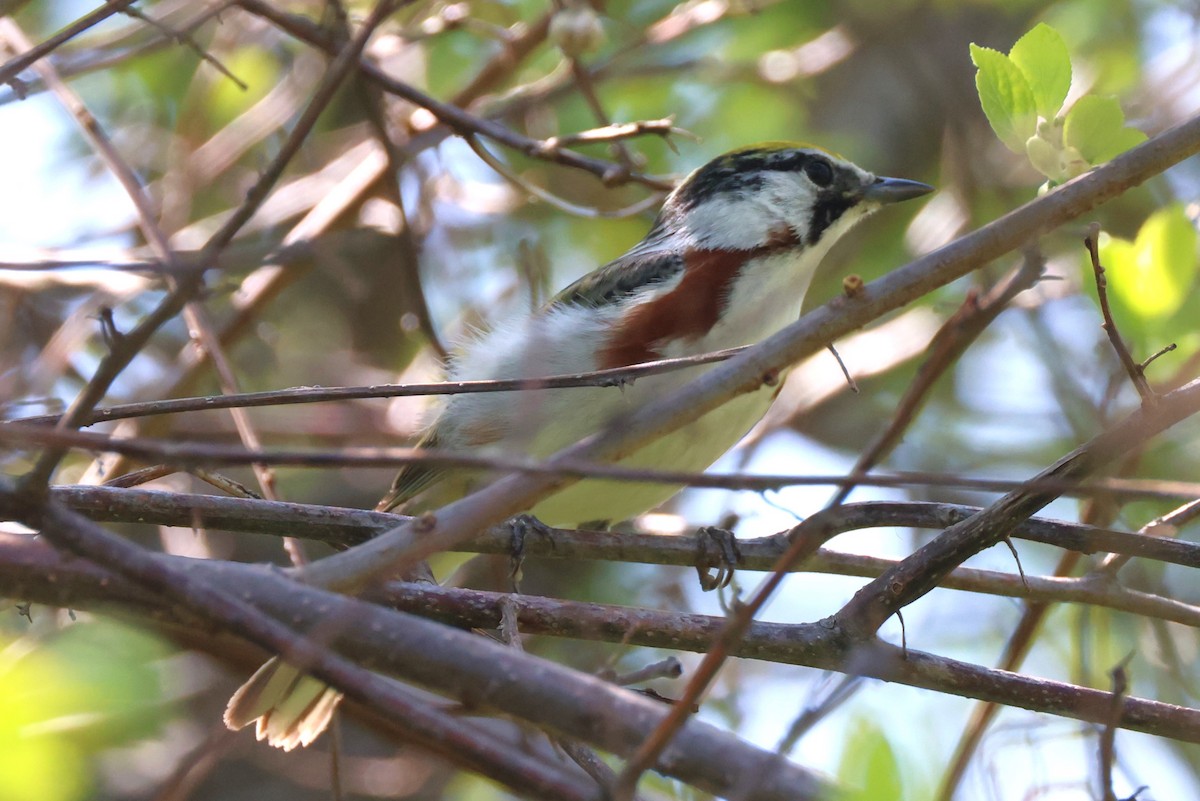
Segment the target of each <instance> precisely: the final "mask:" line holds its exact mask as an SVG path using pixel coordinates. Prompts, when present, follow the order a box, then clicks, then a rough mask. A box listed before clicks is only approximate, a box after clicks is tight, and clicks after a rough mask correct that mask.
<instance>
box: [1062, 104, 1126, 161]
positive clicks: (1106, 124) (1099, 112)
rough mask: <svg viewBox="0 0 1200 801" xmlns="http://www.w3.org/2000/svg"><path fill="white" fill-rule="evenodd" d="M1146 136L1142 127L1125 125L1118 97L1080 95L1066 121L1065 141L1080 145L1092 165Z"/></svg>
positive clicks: (1069, 143)
mask: <svg viewBox="0 0 1200 801" xmlns="http://www.w3.org/2000/svg"><path fill="white" fill-rule="evenodd" d="M1145 138H1146V135H1145V134H1143V133H1142V132H1141V131H1138V130H1136V129H1134V128H1126V127H1125V113H1124V112H1123V111H1121V104H1120V103H1118V102H1117V99H1116V98H1115V97H1099V96H1096V95H1088V96H1086V97H1081V98H1079V100H1078V101H1076V103H1075V105H1074V106H1072V107H1071V110H1070V111H1069V112H1067V117H1066V121H1065V122H1064V124H1063V141H1064V142H1066V144H1067V145H1068V146H1071V147H1075V148H1077V149H1078V150H1079V152H1080V153H1081V154H1082V155H1083V157H1084V158H1085V159H1087V160H1088V162H1089V163H1091V164H1093V165H1094V164H1101V163H1103V162H1105V161H1108V160H1109V159H1111V158H1112V157H1113V156H1115V155H1117V154H1118V153H1121V152H1123V151H1125V150H1128V149H1129V148H1131V147H1133V146H1134V145H1136V144H1138V143H1139V142H1142V141H1144V140H1145Z"/></svg>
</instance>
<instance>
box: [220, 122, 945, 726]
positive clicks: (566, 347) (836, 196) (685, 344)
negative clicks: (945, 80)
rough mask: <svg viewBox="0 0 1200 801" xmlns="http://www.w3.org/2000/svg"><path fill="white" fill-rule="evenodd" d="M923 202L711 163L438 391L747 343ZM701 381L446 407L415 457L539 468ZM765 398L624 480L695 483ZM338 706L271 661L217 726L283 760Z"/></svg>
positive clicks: (649, 453) (618, 500)
mask: <svg viewBox="0 0 1200 801" xmlns="http://www.w3.org/2000/svg"><path fill="white" fill-rule="evenodd" d="M931 191H932V187H930V186H928V185H927V184H923V183H919V182H917V181H909V180H905V179H902V178H880V177H877V176H875V175H873V174H872V173H869V172H867V171H865V170H863V169H860V168H859V167H857V166H855V165H854V164H851V163H850V162H848V161H846V160H844V159H842V158H840V157H838V156H836V155H834V154H833V153H830V152H828V151H826V150H822V149H820V148H816V147H810V146H803V145H797V144H792V143H782V142H772V143H765V144H761V145H755V146H752V147H746V148H742V149H740V150H735V151H733V152H730V153H726V154H725V155H723V156H718V157H717V158H716V159H713V160H712V161H710V162H709V163H708V164H705V165H704V166H703V167H701V168H700V169H698V170H696V171H694V172H693V173H692V174H691V175H689V176H688V177H687V178H686V179H685V180H684V181H683V183H682V184H680V185H679V187H678V188H677V189H675V191H673V192H672V193H671V194H670V195H669V196H668V197H667V199H666V201H665V202H664V203H663V207H662V210H661V211H660V212H659V214H658V218H657V219H656V220H655V221H654V225H653V227H652V228H651V229H650V232H649V233H648V234H647V235H646V237H645V239H643V240H642V241H641V242H639V243H638V244H637V245H635V246H634V247H633V248H631V249H630V250H629V252H627V253H626V254H625V255H624V256H621V257H620V258H618V259H616V260H615V261H613V262H610V263H609V264H607V265H605V266H603V267H601V268H600V269H598V270H596V271H594V272H592V273H590V274H588V275H586V276H584V277H583V278H581V279H579V280H578V281H576V282H575V283H573V284H571V285H570V286H568V287H567V288H566V289H564V290H563V291H562V292H560V293H559V294H558V295H557V296H556V297H555V298H554V299H553V300H551V301H550V302H549V303H547V304H546V305H545V306H543V307H542V308H541V309H539V310H537V311H536V312H534V313H533V314H532V315H530V316H528V317H526V318H525V319H523V320H519V321H516V322H510V323H505V324H501V325H499V326H497V327H496V328H494V329H493V330H492V331H490V332H488V333H486V334H482V335H480V336H478V337H477V338H475V339H474V340H473V341H471V342H469V343H468V344H467V345H466V346H465V347H464V348H463V349H462V351H461V355H459V356H458V357H456V358H455V359H454V360H453V363H452V364H451V367H450V376H451V379H452V380H455V381H464V380H471V379H502V378H529V379H536V378H540V377H545V376H551V375H560V374H573V373H581V372H588V371H592V370H599V369H603V368H609V367H622V366H626V365H631V364H636V363H640V362H645V361H651V360H655V359H665V358H671V357H679V356H689V355H693V354H700V353H707V352H710V351H715V350H721V349H724V348H730V347H735V346H738V345H747V344H751V343H754V342H757V341H759V340H761V339H763V338H765V337H766V336H768V335H770V334H772V333H774V332H775V331H777V330H779V329H780V328H782V327H783V326H785V325H787V324H788V323H790V322H792V321H793V320H795V319H796V318H797V317H798V316H799V313H800V306H801V303H802V301H803V299H804V294H805V292H806V291H807V289H808V285H809V282H810V280H811V279H812V276H813V273H814V272H815V271H816V269H817V266H818V264H819V263H820V262H821V259H822V258H824V256H825V254H826V253H827V252H828V251H829V249H830V247H832V246H833V244H834V242H836V241H837V240H838V239H839V238H840V237H841V236H842V235H843V234H844V233H846V232H847V231H848V230H850V228H851V227H852V226H854V224H855V223H857V222H858V221H859V220H861V219H863V218H864V217H866V216H867V215H868V214H870V213H871V212H873V211H875V210H876V209H878V208H880V207H881V206H884V205H887V204H889V203H896V202H899V201H902V200H909V199H911V198H916V197H920V196H922V195H924V194H926V193H928V192H931ZM707 369H710V366H708V365H702V366H695V367H689V368H687V369H683V370H677V371H675V372H670V373H664V374H660V375H655V376H648V377H643V378H639V379H637V380H636V381H635V382H634V383H632V384H630V385H627V386H625V387H623V388H621V389H615V388H605V387H579V388H566V389H545V390H530V391H519V392H504V393H481V394H466V395H454V396H450V399H449V400H448V401H447V402H446V403H445V404H444V405H443V406H442V408H441V411H440V412H439V413H438V415H437V417H436V418H435V420H434V422H433V424H432V425H431V426H430V428H429V429H428V431H427V433H426V435H425V437H424V439H423V440H422V443H421V444H422V446H423V447H428V448H441V449H446V450H454V451H476V452H483V453H489V454H496V455H509V456H513V455H520V456H526V457H544V456H548V455H550V454H552V453H554V452H556V451H558V450H560V449H562V448H564V447H566V446H568V445H570V444H572V443H574V442H575V441H577V440H579V439H581V438H582V437H584V436H586V435H588V434H590V433H593V432H595V431H596V430H598V429H599V428H601V427H602V426H603V425H604V424H605V423H606V422H608V421H609V420H611V419H612V418H614V417H615V416H616V415H617V414H618V413H620V412H623V411H627V410H629V409H630V408H632V407H636V406H638V405H640V404H643V403H645V402H647V401H648V400H650V399H653V398H655V397H659V396H662V395H664V394H666V393H669V392H670V391H671V390H673V389H674V388H676V387H678V386H681V385H682V384H684V383H686V382H688V381H690V380H691V379H693V378H695V377H696V376H697V375H699V374H700V373H702V372H703V371H705V370H707ZM772 398H773V392H772V391H771V390H770V389H768V388H764V389H762V390H760V391H758V392H753V393H749V394H746V395H742V396H739V397H738V398H735V399H734V400H732V401H730V402H729V403H726V404H725V405H723V406H721V407H719V408H717V409H715V410H713V411H711V412H709V413H708V414H706V415H704V416H702V417H700V418H699V419H697V420H696V421H694V422H692V423H690V424H688V425H685V426H683V427H682V428H679V429H677V430H675V431H674V432H672V433H670V434H667V435H666V436H664V437H661V438H660V439H658V440H656V441H654V442H652V443H650V444H648V445H646V446H645V447H644V448H642V449H640V450H638V451H637V452H635V453H634V454H633V455H631V456H629V457H628V458H626V459H624V460H623V461H621V462H620V464H622V465H623V466H627V467H643V468H655V467H657V468H663V469H670V470H684V471H698V470H703V469H705V468H707V467H708V466H709V465H711V464H712V463H713V462H714V461H716V460H717V458H718V457H720V456H721V455H722V454H723V453H725V451H727V450H729V448H731V447H732V446H733V445H734V444H736V443H737V441H738V440H739V439H740V438H741V437H742V436H743V435H744V434H745V433H746V432H747V431H748V430H749V429H750V428H751V426H753V425H754V423H755V422H756V421H758V420H759V418H761V417H762V416H763V414H764V413H765V412H766V410H767V407H768V406H769V405H770V403H771V400H772ZM485 478H486V477H485V476H481V475H480V474H479V473H472V472H469V471H461V470H455V469H451V468H446V467H440V466H433V465H424V464H414V465H411V466H409V467H406V468H404V469H403V470H402V471H401V472H400V474H399V475H398V476H397V477H396V480H395V482H394V483H393V485H392V489H391V491H390V492H389V493H388V494H387V496H386V497H384V499H383V500H382V501H380V503H379V506H378V507H377V508H378V509H379V510H381V511H388V510H391V509H394V508H397V507H399V506H401V505H404V506H405V507H406V510H409V509H411V507H412V505H414V504H412V503H410V501H413V502H415V503H418V504H420V506H421V507H422V508H431V507H436V506H438V505H440V504H441V503H442V502H446V501H449V500H453V499H454V498H456V497H459V496H461V495H463V494H465V493H466V492H468V491H469V490H470V489H471V487H472V485H473V484H475V483H478V482H480V481H482V480H484V479H485ZM678 489H679V488H678V487H672V486H669V485H667V486H665V485H662V484H628V483H617V482H613V481H604V480H598V479H585V480H582V481H579V482H577V483H575V484H572V485H569V486H567V487H566V488H564V489H562V490H561V491H559V492H557V493H555V494H554V495H551V496H550V497H548V498H546V499H544V500H543V501H541V502H540V503H538V504H537V505H535V506H534V507H533V508H532V509H531V510H530V511H531V512H532V514H533V515H534V516H535V517H537V518H538V519H539V520H542V521H543V522H546V523H549V524H552V525H574V524H579V523H584V522H592V521H600V520H614V521H615V520H623V519H626V518H629V517H632V516H634V515H637V514H640V513H642V512H645V511H647V510H648V509H651V508H653V507H655V506H657V505H658V504H660V503H662V502H663V501H665V500H666V499H667V498H669V497H670V496H671V495H673V494H674V493H675V492H676V491H678ZM338 698H340V695H339V694H338V693H337V692H336V691H334V690H333V689H331V688H328V687H326V686H324V685H322V684H320V683H319V682H317V681H316V680H315V679H312V678H309V677H307V676H304V675H303V674H301V673H300V671H298V670H296V669H294V668H291V667H290V666H288V665H285V664H283V663H281V662H280V661H279V660H278V659H273V660H272V661H271V662H269V663H268V664H267V665H265V666H264V667H263V668H262V669H260V670H259V672H258V673H256V674H255V675H254V676H253V677H252V678H251V679H250V680H249V681H248V682H247V683H246V684H245V685H244V686H243V687H242V689H241V690H239V691H238V693H237V694H236V695H235V696H234V697H233V699H232V700H231V701H230V704H229V708H228V709H227V710H226V714H225V722H226V723H227V724H228V725H229V726H230V727H231V728H241V727H242V726H245V725H247V724H249V723H250V722H252V721H254V720H256V719H257V720H258V738H259V739H260V740H261V739H264V738H265V739H267V740H268V742H270V743H271V744H272V745H278V746H280V747H283V748H286V749H290V748H293V747H295V746H296V745H307V744H308V743H309V742H311V741H312V740H313V739H315V738H316V736H317V735H318V734H320V732H321V731H322V730H323V729H324V728H325V726H326V725H327V723H328V720H329V716H330V714H331V713H332V710H333V708H334V706H335V705H336V703H337V700H338Z"/></svg>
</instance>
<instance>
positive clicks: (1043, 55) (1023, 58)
mask: <svg viewBox="0 0 1200 801" xmlns="http://www.w3.org/2000/svg"><path fill="white" fill-rule="evenodd" d="M1008 57H1009V59H1011V60H1012V63H1013V64H1015V65H1016V66H1017V68H1018V69H1019V70H1020V71H1021V74H1022V75H1024V76H1025V80H1026V81H1028V82H1029V88H1030V89H1031V90H1032V92H1033V99H1034V105H1035V107H1036V108H1037V113H1038V114H1040V115H1041V116H1043V117H1045V118H1046V119H1047V120H1050V119H1053V118H1054V116H1055V115H1057V114H1058V110H1059V109H1060V108H1062V104H1063V101H1064V100H1066V99H1067V92H1068V91H1069V90H1070V89H1071V56H1070V54H1069V53H1068V52H1067V43H1066V42H1064V41H1063V38H1062V36H1061V35H1060V34H1059V33H1058V31H1056V30H1054V28H1051V27H1050V26H1049V25H1047V24H1046V23H1044V22H1043V23H1039V24H1038V25H1037V26H1035V27H1034V28H1033V29H1032V30H1031V31H1029V33H1027V34H1025V35H1024V36H1022V37H1021V38H1020V39H1018V40H1017V43H1016V44H1014V45H1013V47H1012V50H1011V51H1010V52H1009V54H1008Z"/></svg>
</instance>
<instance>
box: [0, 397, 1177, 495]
mask: <svg viewBox="0 0 1200 801" xmlns="http://www.w3.org/2000/svg"><path fill="white" fill-rule="evenodd" d="M1197 407H1200V402H1198V403H1197ZM0 442H6V443H10V444H13V445H25V446H48V447H53V448H67V449H69V448H80V449H82V450H88V451H94V452H97V453H119V454H124V455H126V456H133V457H138V458H142V459H146V460H149V461H153V462H165V463H169V464H174V465H177V466H179V467H181V468H192V467H195V466H197V465H210V466H216V465H252V464H254V463H256V462H262V463H264V464H274V465H289V466H293V467H391V468H396V467H403V466H405V465H410V464H437V465H445V466H447V467H457V468H464V469H471V470H486V471H489V472H491V471H497V472H506V473H514V474H522V475H529V476H543V477H558V478H559V479H562V480H566V479H582V478H603V479H605V480H608V481H623V482H632V483H639V482H641V483H655V484H678V485H683V486H693V487H704V488H710V489H730V490H752V491H755V492H765V491H768V490H778V489H781V488H783V487H793V486H795V487H811V486H842V485H843V484H846V483H848V482H851V481H858V482H859V483H860V484H863V485H870V486H878V487H913V486H921V487H928V486H937V487H951V488H956V489H971V490H978V491H986V492H1005V491H1012V490H1013V489H1014V488H1017V489H1022V488H1025V489H1031V490H1036V491H1038V492H1047V493H1054V494H1056V495H1069V496H1088V495H1092V494H1096V493H1101V494H1106V495H1108V496H1111V497H1115V498H1124V499H1127V500H1134V499H1172V500H1174V499H1179V498H1194V497H1196V496H1197V495H1200V484H1197V483H1194V482H1188V481H1170V480H1158V479H1141V480H1133V479H1120V480H1118V479H1090V480H1083V479H1072V478H1067V477H1055V476H1046V477H1042V478H1039V479H1036V480H1032V481H1012V480H1003V479H990V478H964V477H962V476H959V475H954V474H945V473H921V472H897V473H895V474H893V475H874V476H867V477H864V478H861V479H859V478H856V477H853V476H844V475H807V476H801V475H770V474H758V473H754V474H746V473H733V474H725V475H718V474H710V473H700V472H692V471H685V470H653V469H640V468H633V467H622V466H620V465H613V464H610V463H607V462H592V461H587V460H584V459H567V458H557V459H554V460H553V461H541V460H538V459H533V458H520V457H507V458H506V457H500V456H488V455H483V454H480V453H478V452H477V451H448V450H440V449H425V448H404V447H393V448H371V447H363V448H339V449H325V450H322V449H291V448H272V449H265V450H247V449H246V448H242V447H235V446H229V445H221V444H216V443H211V442H191V441H187V442H169V441H163V440H158V439H149V438H138V437H109V436H107V435H104V434H96V433H92V432H87V431H76V430H71V429H62V428H49V427H47V426H40V425H28V424H25V423H6V424H3V425H0ZM498 483H499V482H498Z"/></svg>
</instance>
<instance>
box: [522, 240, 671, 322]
mask: <svg viewBox="0 0 1200 801" xmlns="http://www.w3.org/2000/svg"><path fill="white" fill-rule="evenodd" d="M682 271H683V254H682V252H681V251H680V249H679V248H678V247H670V246H669V245H668V243H667V242H665V241H664V240H663V238H661V237H659V236H656V235H655V232H654V231H651V233H650V235H648V236H647V237H646V238H645V239H643V240H642V241H641V242H640V243H639V244H638V245H636V246H635V247H634V248H633V249H631V250H630V251H629V252H628V253H626V254H625V255H624V256H621V257H620V258H618V259H615V260H613V261H610V262H609V263H608V264H606V265H604V266H603V267H601V268H599V269H597V270H593V271H592V272H590V273H588V274H587V275H585V276H583V277H582V278H580V279H579V280H578V281H576V282H575V283H573V284H571V285H570V286H568V287H567V288H566V289H564V290H563V291H561V292H559V293H558V294H557V295H555V296H554V299H553V300H551V301H550V303H549V304H547V307H546V308H548V309H549V308H554V307H562V306H592V307H599V306H607V305H609V304H612V303H617V302H619V301H621V300H623V299H624V298H627V297H629V296H630V295H633V294H636V293H637V292H638V291H639V290H641V289H643V288H645V287H648V286H652V285H654V284H658V283H662V282H663V281H668V280H670V279H671V278H673V277H674V276H676V275H678V274H679V273H681V272H682Z"/></svg>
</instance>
